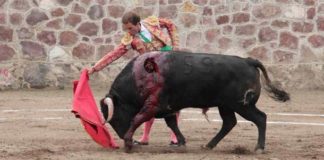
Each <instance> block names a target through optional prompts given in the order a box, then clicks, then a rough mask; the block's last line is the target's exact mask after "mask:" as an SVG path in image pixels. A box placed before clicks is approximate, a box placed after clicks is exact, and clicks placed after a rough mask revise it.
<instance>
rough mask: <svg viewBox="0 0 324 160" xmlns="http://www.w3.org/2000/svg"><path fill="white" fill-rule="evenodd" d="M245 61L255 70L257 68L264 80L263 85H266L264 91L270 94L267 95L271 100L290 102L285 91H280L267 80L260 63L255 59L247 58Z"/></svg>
mask: <svg viewBox="0 0 324 160" xmlns="http://www.w3.org/2000/svg"><path fill="white" fill-rule="evenodd" d="M247 60H248V63H249V64H251V65H253V66H254V67H256V68H259V69H260V70H261V71H262V73H263V76H264V78H265V83H266V87H265V90H266V91H267V92H268V93H271V94H269V95H270V97H271V98H273V99H274V100H277V101H281V102H286V101H288V100H290V96H289V94H288V93H287V92H286V91H284V90H283V89H280V88H279V87H276V86H275V85H274V84H273V83H272V82H271V80H270V79H269V76H268V73H267V70H266V69H265V68H264V66H263V64H262V63H261V62H260V61H258V60H256V59H252V58H248V59H247Z"/></svg>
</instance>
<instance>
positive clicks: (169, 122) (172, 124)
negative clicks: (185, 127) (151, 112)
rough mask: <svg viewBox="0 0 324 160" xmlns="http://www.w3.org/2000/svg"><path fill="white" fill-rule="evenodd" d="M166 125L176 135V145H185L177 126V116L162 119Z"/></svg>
mask: <svg viewBox="0 0 324 160" xmlns="http://www.w3.org/2000/svg"><path fill="white" fill-rule="evenodd" d="M164 120H165V122H166V124H167V125H168V127H169V128H170V129H171V130H172V131H173V133H174V134H175V135H176V137H177V140H178V144H179V146H180V145H185V144H186V140H185V137H184V136H183V135H182V133H181V132H180V130H179V127H178V124H177V116H176V115H172V116H168V117H165V118H164Z"/></svg>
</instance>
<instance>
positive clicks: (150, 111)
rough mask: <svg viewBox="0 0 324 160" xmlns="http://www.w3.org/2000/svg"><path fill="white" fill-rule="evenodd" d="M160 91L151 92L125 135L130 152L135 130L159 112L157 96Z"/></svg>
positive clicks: (127, 150)
mask: <svg viewBox="0 0 324 160" xmlns="http://www.w3.org/2000/svg"><path fill="white" fill-rule="evenodd" d="M157 95H158V93H155V94H151V95H150V96H149V97H148V98H147V100H146V101H145V103H144V107H143V108H142V109H141V110H140V112H139V113H138V114H136V116H135V117H134V119H133V120H132V122H131V125H130V128H129V129H128V131H127V132H126V134H125V136H124V143H125V149H126V152H130V151H131V149H132V147H133V135H134V133H135V130H136V129H137V128H138V127H139V126H140V125H141V124H142V123H144V122H146V121H148V120H150V119H152V118H153V117H154V116H155V114H156V113H157V110H158V108H157V102H158V99H157V97H156V96H157Z"/></svg>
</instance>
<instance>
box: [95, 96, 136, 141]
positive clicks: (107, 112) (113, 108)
mask: <svg viewBox="0 0 324 160" xmlns="http://www.w3.org/2000/svg"><path fill="white" fill-rule="evenodd" d="M124 106H125V104H122V103H121V102H120V101H118V99H117V98H116V97H112V98H110V97H106V98H103V99H101V100H100V109H101V113H102V115H103V117H104V118H105V121H106V122H108V123H109V124H110V125H111V126H112V128H113V129H114V130H115V131H116V133H117V134H118V136H119V138H121V139H123V138H124V135H125V133H126V132H127V130H128V129H129V127H130V123H131V119H132V118H131V117H130V115H129V112H128V111H127V110H125V109H124Z"/></svg>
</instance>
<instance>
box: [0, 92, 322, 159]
mask: <svg viewBox="0 0 324 160" xmlns="http://www.w3.org/2000/svg"><path fill="white" fill-rule="evenodd" d="M105 92H106V91H105V90H99V89H96V90H94V94H95V96H96V98H97V99H99V98H101V97H102V96H103V95H104V94H105ZM290 94H291V97H292V101H290V102H288V103H278V102H275V101H273V100H272V99H270V98H269V97H268V96H267V95H262V97H261V99H260V100H259V102H258V105H257V106H258V108H260V109H261V110H262V111H264V112H266V113H267V115H268V127H267V139H266V140H267V141H266V151H265V153H264V154H257V153H255V152H254V151H253V149H254V146H255V144H256V141H257V128H256V126H255V125H253V124H252V123H250V122H247V121H245V120H244V119H242V118H241V117H240V116H238V115H237V118H238V120H239V123H238V124H237V125H236V127H235V128H234V129H233V130H232V131H231V132H230V134H229V135H228V136H227V137H225V138H224V139H223V140H222V141H221V142H220V143H219V145H218V146H217V147H215V148H214V149H213V150H211V151H206V150H202V149H201V148H200V146H201V145H204V144H206V143H207V142H208V141H209V140H210V139H211V138H212V137H213V136H214V135H215V134H216V133H217V132H218V131H219V129H220V127H221V122H220V121H219V120H220V117H219V115H218V113H217V108H214V109H211V110H210V111H209V112H208V115H209V118H210V120H212V121H211V122H210V123H208V122H207V121H206V120H205V119H204V117H203V116H202V115H201V111H200V110H197V109H185V110H183V111H182V112H181V117H180V119H181V120H180V129H181V130H182V133H183V134H184V135H185V137H186V139H187V146H186V147H182V148H174V147H170V146H168V144H169V129H168V128H167V127H166V125H165V123H164V121H163V120H156V121H155V124H154V125H153V129H152V134H151V140H150V145H148V146H141V147H135V148H134V152H133V153H131V154H128V153H124V149H123V141H121V140H120V139H117V142H118V144H120V145H121V149H117V150H112V149H104V148H102V147H101V146H99V145H97V144H96V143H95V142H94V141H92V140H91V139H90V137H89V136H88V135H87V134H86V132H85V131H84V129H83V127H82V126H81V123H80V121H79V119H76V118H75V117H74V115H73V114H72V113H71V112H70V110H71V101H72V89H65V90H50V89H47V90H23V91H1V92H0V131H1V132H0V159H4V160H9V159H12V160H17V159H41V160H44V159H55V160H66V159H69V160H73V159H75V160H80V159H112V160H123V159H127V160H132V159H142V160H143V159H144V160H145V159H153V160H166V159H168V160H169V159H170V160H173V159H174V160H179V159H185V160H209V159H249V160H251V159H253V160H257V159H268V160H279V159H282V160H286V159H293V160H299V159H324V91H291V92H290ZM110 131H111V132H113V134H114V136H115V138H117V136H116V135H115V132H114V131H113V130H112V129H111V128H110ZM141 131H142V129H141V128H139V129H138V130H137V132H136V135H135V138H136V139H138V138H139V136H140V135H141Z"/></svg>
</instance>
